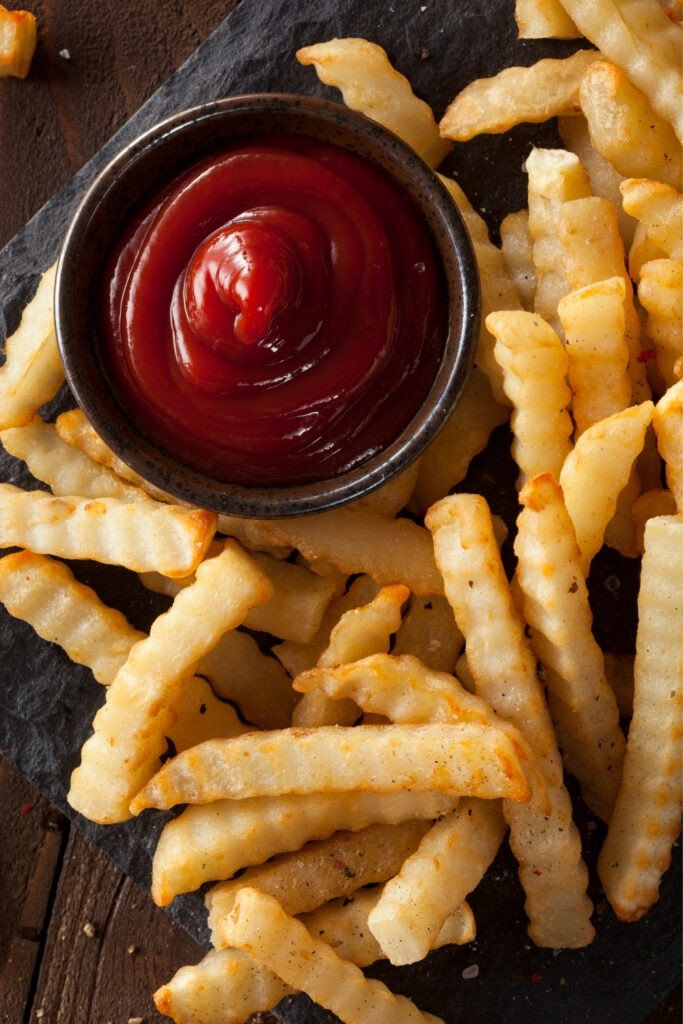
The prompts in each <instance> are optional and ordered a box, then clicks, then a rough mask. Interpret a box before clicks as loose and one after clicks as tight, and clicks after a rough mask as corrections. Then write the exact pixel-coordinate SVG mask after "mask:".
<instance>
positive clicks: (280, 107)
mask: <svg viewBox="0 0 683 1024" xmlns="http://www.w3.org/2000/svg"><path fill="white" fill-rule="evenodd" d="M478 309H479V292H478V279H477V271H476V264H475V260H474V255H473V252H472V247H471V244H470V240H469V237H468V235H467V231H466V229H465V227H464V225H463V222H462V219H461V217H460V215H459V213H458V211H457V209H456V207H455V205H454V204H453V202H452V200H451V198H450V197H449V195H448V193H447V192H446V190H445V188H444V186H443V185H442V184H441V183H440V181H439V179H438V177H437V176H436V175H435V174H434V172H433V171H432V170H431V169H430V168H429V167H427V165H426V164H424V163H423V161H422V160H421V159H420V158H419V157H418V156H417V154H416V153H415V152H414V151H413V150H412V149H410V148H409V147H408V146H406V145H405V144H404V143H403V142H402V141H401V140H400V139H398V138H397V137H396V136H394V135H393V134H392V133H391V132H389V131H387V130H385V129H384V128H382V127H380V126H379V125H377V124H376V123H374V122H372V121H370V120H369V119H367V118H365V117H363V116H362V115H360V114H357V113H355V112H353V111H351V110H349V109H348V108H346V107H343V106H341V105H339V104H336V103H331V102H328V101H324V100H320V99H317V98H313V97H307V96H291V95H277V94H258V95H249V96H236V97H230V98H228V99H223V100H217V101H215V102H211V103H207V104H204V105H202V106H200V107H197V108H194V109H192V110H189V111H185V112H183V113H181V114H178V115H176V116H174V117H172V118H170V119H169V120H167V121H164V122H163V123H161V124H159V125H157V126H156V127H154V128H153V129H151V130H150V131H148V132H146V133H145V134H144V135H142V136H141V137H140V138H138V139H136V140H135V141H134V142H132V143H131V144H129V145H128V146H127V147H126V148H125V149H124V150H123V151H122V152H121V153H120V154H119V155H118V156H117V157H115V158H114V160H113V161H112V162H111V163H110V164H109V165H108V166H107V167H106V168H105V169H104V170H103V171H102V172H101V174H100V175H99V176H98V178H97V179H96V180H95V182H94V183H93V185H92V186H91V188H90V190H89V191H88V193H87V194H86V195H85V197H84V199H83V200H82V202H81V204H80V206H79V207H78V209H77V211H76V213H75V215H74V218H73V220H72V222H71V225H70V227H69V230H68V232H67V235H66V238H65V241H64V244H63V247H62V251H61V254H60V258H59V265H58V272H57V283H56V292H55V320H56V326H57V338H58V343H59V346H60V350H61V353H62V358H63V360H64V365H65V369H66V374H67V380H68V382H69V385H70V387H71V389H72V391H73V393H74V395H75V398H76V400H77V402H78V404H79V405H80V406H81V408H82V409H83V411H84V412H85V414H86V416H87V417H88V419H89V420H90V422H91V423H92V425H93V426H94V427H95V429H96V430H97V431H98V432H99V434H100V435H101V436H102V437H103V439H104V440H105V441H106V442H107V444H108V445H109V446H110V447H111V448H112V449H113V450H114V451H115V453H116V454H117V455H118V456H119V457H120V458H121V459H123V461H124V462H126V463H127V464H128V465H130V466H131V467H132V468H133V469H135V470H136V471H137V472H138V473H140V474H141V475H142V476H143V477H145V478H146V479H147V480H148V481H149V482H150V483H152V484H154V485H156V486H157V487H161V488H162V489H164V490H165V491H167V492H169V493H170V494H172V495H174V496H176V497H177V498H179V499H180V500H183V501H186V502H189V503H192V504H195V505H198V506H200V507H203V508H208V509H212V510H215V511H217V512H221V513H227V514H233V515H241V516H260V517H267V516H287V515H301V514H307V513H310V512H317V511H322V510H323V509H326V508H333V507H335V506H338V505H341V504H343V503H346V502H349V501H352V500H354V499H357V498H359V497H362V496H363V495H364V494H367V493H368V492H370V491H372V490H374V489H375V488H377V487H379V486H380V485H381V484H383V483H385V482H387V481H388V480H389V479H390V478H391V477H393V476H394V475H396V474H397V473H399V472H400V471H401V470H403V469H405V468H406V467H407V466H408V465H409V464H410V463H411V462H412V461H413V460H414V459H416V458H417V457H418V456H419V455H420V454H421V452H423V451H424V449H425V448H426V446H427V445H428V444H429V443H430V441H432V440H433V438H434V437H435V436H436V434H437V433H438V431H439V430H440V429H441V427H442V426H443V424H444V423H445V422H446V420H447V419H448V417H449V415H450V413H451V411H452V410H453V408H454V406H455V404H456V402H457V400H458V397H459V395H460V392H461V390H462V387H463V385H464V382H465V380H466V378H467V374H468V372H469V369H470V366H471V363H472V357H473V351H474V345H475V340H476V333H477V326H478Z"/></svg>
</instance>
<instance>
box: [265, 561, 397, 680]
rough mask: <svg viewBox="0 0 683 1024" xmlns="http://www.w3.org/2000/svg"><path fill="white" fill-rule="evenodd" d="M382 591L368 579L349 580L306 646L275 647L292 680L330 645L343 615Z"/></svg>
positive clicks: (282, 645) (314, 662) (289, 644)
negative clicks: (333, 633) (343, 591)
mask: <svg viewBox="0 0 683 1024" xmlns="http://www.w3.org/2000/svg"><path fill="white" fill-rule="evenodd" d="M380 589H381V588H380V587H379V586H378V585H377V584H376V583H375V581H374V580H372V579H370V577H369V576H365V575H360V576H356V577H355V578H352V579H351V582H350V583H349V585H348V587H347V589H346V591H345V593H343V594H342V595H341V596H340V597H336V598H334V599H333V600H332V601H331V602H330V604H329V605H328V607H327V611H326V612H325V614H324V615H323V621H322V623H321V624H320V629H319V630H318V632H317V633H316V635H315V637H314V638H313V639H312V640H311V642H310V643H308V644H293V643H290V642H288V641H285V642H284V643H281V644H277V645H276V646H275V648H274V649H273V653H274V654H275V655H276V656H277V658H278V659H279V660H280V661H281V662H282V664H283V665H284V666H285V668H286V669H287V671H288V672H289V674H290V676H291V677H292V679H294V677H295V676H298V675H299V673H300V672H305V671H306V670H307V669H309V668H313V666H314V665H316V664H317V662H318V658H319V657H320V655H321V654H322V653H323V651H324V650H325V648H326V647H327V646H328V644H329V642H330V636H331V633H332V630H333V629H334V627H335V626H336V624H337V622H338V621H339V620H340V619H341V617H342V615H344V613H345V612H347V611H349V609H351V608H359V607H360V606H361V605H364V604H369V603H370V602H371V601H372V600H373V598H375V597H376V596H377V594H378V592H379V590H380Z"/></svg>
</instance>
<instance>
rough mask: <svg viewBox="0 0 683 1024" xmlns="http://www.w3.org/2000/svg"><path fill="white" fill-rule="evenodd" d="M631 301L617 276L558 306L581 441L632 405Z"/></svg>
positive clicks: (566, 298) (567, 297)
mask: <svg viewBox="0 0 683 1024" xmlns="http://www.w3.org/2000/svg"><path fill="white" fill-rule="evenodd" d="M625 296H626V285H625V284H624V280H623V278H622V277H611V278H609V279H608V280H607V281H599V282H598V283H597V284H590V285H586V286H585V287H584V288H579V289H577V290H576V291H573V292H570V293H569V294H568V295H565V296H564V298H563V299H560V302H559V305H558V307H557V315H558V316H559V318H560V322H561V324H562V329H563V331H564V337H565V343H566V346H567V356H568V358H569V383H570V385H571V391H572V415H573V418H574V424H575V427H576V431H575V437H578V436H579V435H580V434H582V433H583V432H584V430H586V429H587V428H588V427H590V426H592V425H593V423H597V421H598V420H601V419H604V418H605V417H606V416H611V415H612V413H615V412H621V410H622V409H625V408H626V407H627V406H629V405H630V404H631V377H630V375H629V372H628V361H629V351H628V345H627V342H626V337H625V331H626V316H625V312H624V299H625Z"/></svg>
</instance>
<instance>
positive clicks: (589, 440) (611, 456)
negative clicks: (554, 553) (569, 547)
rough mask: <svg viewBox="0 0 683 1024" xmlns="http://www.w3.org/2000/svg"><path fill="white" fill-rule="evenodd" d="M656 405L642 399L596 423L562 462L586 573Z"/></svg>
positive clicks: (567, 500)
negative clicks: (636, 403) (638, 403)
mask: <svg viewBox="0 0 683 1024" xmlns="http://www.w3.org/2000/svg"><path fill="white" fill-rule="evenodd" d="M653 409H654V406H653V405H652V402H649V401H648V402H643V403H642V404H641V405H633V406H629V408H628V409H624V410H623V412H617V413H614V415H612V416H608V417H607V419H604V420H600V421H599V422H598V423H594V424H593V426H592V427H589V428H588V429H587V430H585V431H584V433H583V434H582V435H581V437H580V438H579V439H578V440H577V442H576V444H575V446H574V450H573V451H572V452H571V453H570V455H568V456H567V459H566V460H565V463H564V465H563V467H562V470H561V472H560V477H559V483H560V486H561V487H562V491H563V493H564V500H565V504H566V506H567V511H568V512H569V515H570V517H571V519H572V522H573V523H574V530H575V531H576V540H577V543H578V545H579V550H580V551H581V566H582V569H583V572H584V575H588V570H589V568H590V564H591V562H592V561H593V557H594V555H596V554H597V552H598V551H599V550H600V548H601V547H602V543H603V539H604V536H605V530H606V528H607V524H608V523H609V521H610V520H611V518H612V516H613V515H614V511H615V509H616V505H617V498H618V496H619V493H620V492H621V491H622V489H623V488H624V487H625V486H626V484H627V482H628V480H629V477H630V475H631V470H632V467H633V464H634V462H635V460H636V459H637V457H638V455H639V454H640V452H641V451H642V448H643V442H644V440H645V431H646V430H647V428H648V426H649V424H650V421H651V419H652V414H653Z"/></svg>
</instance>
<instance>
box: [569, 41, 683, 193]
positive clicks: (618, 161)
mask: <svg viewBox="0 0 683 1024" xmlns="http://www.w3.org/2000/svg"><path fill="white" fill-rule="evenodd" d="M580 98H581V109H582V110H583V113H584V115H585V117H586V119H587V121H588V130H589V132H590V137H591V141H592V143H593V145H594V146H595V148H596V150H597V151H598V152H599V153H601V154H602V155H603V156H604V157H605V159H607V160H609V162H610V163H611V164H612V165H613V166H614V167H615V168H616V170H617V171H618V172H619V174H621V175H622V176H623V177H624V178H654V179H655V180H657V181H663V182H666V184H668V185H671V186H673V187H674V188H679V187H680V185H681V175H682V174H683V153H682V151H681V144H680V142H679V141H678V139H677V138H676V133H675V131H674V130H673V128H672V127H671V124H670V123H669V122H668V121H666V120H665V119H664V118H663V117H660V116H659V115H658V114H656V113H655V111H654V110H653V109H652V107H651V106H650V104H649V102H648V100H647V99H646V97H645V96H644V95H643V93H642V92H641V91H640V89H637V88H636V87H635V86H634V85H633V84H632V83H631V82H630V81H629V80H628V78H627V77H626V75H625V74H624V72H623V71H622V70H621V69H620V68H618V67H615V65H614V64H610V63H609V61H604V60H600V61H595V62H594V63H593V64H591V65H590V67H588V68H587V69H586V71H585V72H584V75H583V78H582V80H581V87H580Z"/></svg>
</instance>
